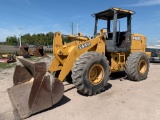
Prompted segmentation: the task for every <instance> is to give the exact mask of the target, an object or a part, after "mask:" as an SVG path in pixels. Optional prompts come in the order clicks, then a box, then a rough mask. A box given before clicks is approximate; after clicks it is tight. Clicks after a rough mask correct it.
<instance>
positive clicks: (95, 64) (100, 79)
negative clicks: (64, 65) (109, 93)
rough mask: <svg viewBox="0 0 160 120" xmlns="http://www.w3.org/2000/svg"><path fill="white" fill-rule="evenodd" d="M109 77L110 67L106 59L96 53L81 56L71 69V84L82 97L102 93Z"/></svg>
mask: <svg viewBox="0 0 160 120" xmlns="http://www.w3.org/2000/svg"><path fill="white" fill-rule="evenodd" d="M109 75H110V67H109V62H108V60H107V58H106V57H105V56H104V55H103V54H100V53H97V52H87V53H84V54H82V55H81V56H80V57H79V58H78V60H77V61H76V62H75V63H74V67H73V69H72V80H73V84H74V85H75V86H76V87H77V89H78V91H79V92H80V93H81V94H84V95H95V94H98V93H100V92H102V91H103V90H104V89H105V86H106V85H107V82H108V79H109ZM94 78H95V79H94Z"/></svg>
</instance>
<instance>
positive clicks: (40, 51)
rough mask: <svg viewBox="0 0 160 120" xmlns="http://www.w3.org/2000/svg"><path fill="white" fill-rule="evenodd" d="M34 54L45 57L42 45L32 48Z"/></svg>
mask: <svg viewBox="0 0 160 120" xmlns="http://www.w3.org/2000/svg"><path fill="white" fill-rule="evenodd" d="M34 55H35V56H36V57H46V56H47V55H46V53H45V52H44V49H43V47H42V46H37V47H36V48H35V50H34Z"/></svg>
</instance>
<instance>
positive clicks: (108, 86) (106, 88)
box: [77, 83, 112, 97]
mask: <svg viewBox="0 0 160 120" xmlns="http://www.w3.org/2000/svg"><path fill="white" fill-rule="evenodd" d="M111 87H112V84H110V83H108V85H107V86H106V87H105V89H104V90H102V91H101V93H102V92H105V91H107V90H109V89H110V88H111ZM77 93H78V94H80V95H82V96H85V97H89V95H84V94H82V93H80V92H79V91H77ZM101 93H97V94H101ZM91 96H94V95H91Z"/></svg>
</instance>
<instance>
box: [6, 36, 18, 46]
mask: <svg viewBox="0 0 160 120" xmlns="http://www.w3.org/2000/svg"><path fill="white" fill-rule="evenodd" d="M6 44H7V45H16V44H18V39H17V37H16V36H10V37H7V38H6Z"/></svg>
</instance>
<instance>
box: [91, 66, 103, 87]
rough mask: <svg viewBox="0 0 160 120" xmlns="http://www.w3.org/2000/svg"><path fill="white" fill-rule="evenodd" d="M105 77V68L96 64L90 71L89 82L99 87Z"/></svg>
mask: <svg viewBox="0 0 160 120" xmlns="http://www.w3.org/2000/svg"><path fill="white" fill-rule="evenodd" d="M103 77H104V69H103V67H102V66H101V65H99V64H94V65H93V66H92V67H91V68H90V70H89V81H90V82H91V83H92V84H94V85H98V84H99V83H101V81H102V80H103Z"/></svg>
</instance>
